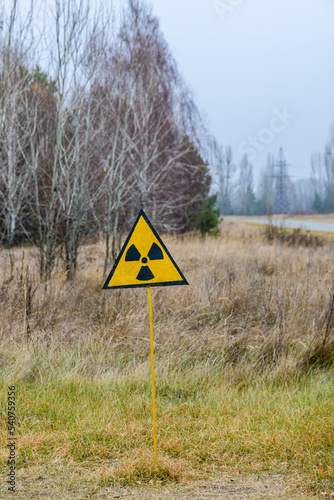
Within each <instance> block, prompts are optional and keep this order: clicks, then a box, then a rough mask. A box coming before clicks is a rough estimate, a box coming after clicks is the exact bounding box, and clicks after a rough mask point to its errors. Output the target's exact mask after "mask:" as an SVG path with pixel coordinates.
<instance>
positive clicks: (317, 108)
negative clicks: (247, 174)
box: [20, 0, 334, 180]
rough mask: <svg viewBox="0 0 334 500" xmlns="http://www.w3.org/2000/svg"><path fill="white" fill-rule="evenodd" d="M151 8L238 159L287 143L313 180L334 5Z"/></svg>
mask: <svg viewBox="0 0 334 500" xmlns="http://www.w3.org/2000/svg"><path fill="white" fill-rule="evenodd" d="M50 1H51V0H45V2H46V4H47V3H48V2H50ZM95 1H100V0H95ZM119 1H121V2H122V1H124V0H114V2H116V3H118V2H119ZM27 2H28V0H20V4H21V6H22V5H25V4H27ZM151 4H152V5H153V10H154V13H155V14H156V15H157V16H158V18H159V19H160V24H161V29H162V31H163V33H164V35H165V38H166V40H167V42H168V43H169V46H170V48H171V50H172V53H173V54H174V56H175V58H176V60H177V62H178V65H179V69H180V71H181V73H182V74H183V76H184V79H185V81H186V83H187V84H188V85H189V87H190V88H191V89H192V91H193V93H194V94H195V97H196V102H197V104H198V107H199V109H200V110H201V111H202V113H203V115H204V116H205V122H206V124H207V126H208V128H209V129H210V131H211V132H212V133H213V134H214V135H215V136H216V137H217V139H218V140H219V142H221V143H222V144H223V145H224V146H226V145H228V144H230V145H231V146H232V148H233V150H234V155H235V159H236V160H240V159H241V157H242V154H244V153H248V155H249V158H250V160H251V162H252V164H253V165H254V171H255V173H256V174H257V173H258V172H259V171H260V169H261V168H262V167H263V166H264V164H265V162H266V157H267V155H268V153H272V154H274V155H275V157H276V156H277V154H278V149H279V147H280V146H283V148H284V152H285V156H286V158H287V160H288V162H289V163H290V164H292V166H291V167H290V174H292V175H294V176H295V177H294V180H297V179H298V178H301V177H308V176H309V172H310V157H311V154H312V153H317V152H321V151H323V148H324V145H325V143H326V141H327V138H328V135H329V128H330V126H331V124H332V123H333V122H334V1H333V0H168V1H166V0H151Z"/></svg>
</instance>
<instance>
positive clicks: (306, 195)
mask: <svg viewBox="0 0 334 500" xmlns="http://www.w3.org/2000/svg"><path fill="white" fill-rule="evenodd" d="M211 151H212V154H213V155H212V159H211V164H212V166H213V171H214V173H215V186H216V190H217V204H218V207H219V210H220V213H221V214H224V215H232V214H235V215H264V214H268V213H280V206H281V204H280V203H279V200H278V191H279V190H278V189H277V182H278V170H277V164H278V160H279V159H280V158H279V156H278V157H277V158H276V157H275V156H274V155H272V154H269V155H268V157H267V162H266V165H265V166H264V167H263V169H262V170H261V172H260V175H259V177H258V180H257V183H256V184H255V181H254V175H253V166H252V165H251V163H250V162H249V160H248V158H247V156H244V157H243V158H242V160H241V161H240V162H239V163H238V162H236V161H234V158H233V151H232V148H231V147H230V146H228V147H226V148H223V147H222V146H220V145H218V144H217V143H216V142H215V141H214V143H213V147H212V148H211ZM283 158H284V155H283ZM275 165H276V167H275ZM286 172H287V176H286V178H285V180H284V189H285V195H286V203H285V205H286V208H287V212H290V213H332V212H334V125H333V126H332V128H331V130H330V134H329V139H328V141H327V144H326V146H325V148H324V152H323V153H322V154H321V153H318V154H315V155H313V156H312V158H311V169H310V172H309V176H308V177H306V178H305V179H299V180H294V179H293V166H292V167H291V168H287V169H286ZM289 174H291V177H290V175H289Z"/></svg>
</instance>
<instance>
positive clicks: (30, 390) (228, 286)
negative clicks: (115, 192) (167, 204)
mask: <svg viewBox="0 0 334 500" xmlns="http://www.w3.org/2000/svg"><path fill="white" fill-rule="evenodd" d="M164 240H165V243H166V244H167V247H168V249H169V250H170V252H171V254H172V255H173V257H174V258H175V260H176V262H177V263H178V265H179V267H180V268H181V270H182V272H183V273H184V274H185V276H186V278H187V279H188V281H189V283H190V286H189V287H169V288H156V289H152V298H153V314H154V336H155V355H156V395H157V419H158V426H157V429H158V454H159V466H158V469H157V470H155V469H154V464H153V449H152V418H151V393H150V365H149V320H148V307H147V295H146V291H145V290H143V289H139V290H123V291H102V289H101V288H102V285H103V282H104V281H103V276H102V269H103V246H102V244H98V243H96V244H94V245H90V246H88V247H86V248H85V249H83V251H82V254H81V257H80V259H81V260H80V266H79V273H78V277H77V279H76V281H74V282H72V283H68V282H66V281H65V279H64V276H63V275H62V274H61V273H58V274H56V275H55V276H54V279H53V280H52V282H50V283H47V284H45V283H39V281H38V280H37V277H36V276H35V260H34V254H33V250H32V249H29V248H26V249H24V254H25V255H24V259H23V258H22V252H23V249H16V251H15V252H16V253H15V256H16V262H17V269H16V274H15V276H14V277H13V278H12V279H10V277H9V275H8V274H6V273H8V266H7V267H6V259H7V257H6V254H5V252H3V253H2V254H1V257H0V258H1V259H2V270H3V276H2V285H1V287H0V306H1V351H0V374H1V379H2V382H3V383H2V392H1V401H2V405H1V408H2V411H1V440H2V442H3V443H4V445H6V443H7V437H8V430H7V420H6V419H7V386H8V385H10V386H13V385H15V387H16V398H17V399H16V402H17V407H16V415H17V437H18V444H17V461H18V462H17V465H18V471H17V477H18V478H20V477H25V478H26V479H25V483H24V484H23V483H22V484H21V483H20V485H19V488H18V494H19V495H22V496H21V497H18V498H22V499H23V498H33V496H31V497H30V496H28V493H27V491H28V490H27V489H26V490H25V488H33V487H34V485H33V484H32V483H31V481H32V478H31V477H30V476H29V473H28V472H29V470H35V471H36V470H39V471H44V472H40V474H41V475H42V476H43V477H44V480H45V478H46V480H48V478H49V481H50V482H52V477H53V476H55V475H59V477H61V475H62V474H65V471H68V470H75V471H76V475H75V478H74V479H73V477H74V476H73V477H72V479H71V481H70V483H69V484H70V485H71V486H68V483H66V484H67V486H66V487H69V488H71V487H75V488H77V490H78V488H79V486H78V485H79V484H81V483H80V481H81V479H80V477H85V480H86V481H87V484H88V485H89V487H90V488H92V489H93V490H94V492H95V493H94V494H98V492H99V491H102V490H103V489H108V488H110V487H116V486H117V487H120V486H122V487H130V486H131V485H135V486H136V487H137V488H139V489H140V488H141V487H142V486H143V485H148V486H149V485H151V486H155V487H156V486H158V485H162V484H164V483H166V484H167V486H168V484H169V485H174V484H175V483H179V484H181V485H189V484H192V483H193V482H194V481H203V480H206V481H215V480H217V478H224V477H225V475H226V474H227V475H228V476H229V477H234V476H235V477H245V478H246V477H250V475H252V477H253V476H254V475H255V476H256V477H263V475H266V477H276V476H277V477H280V478H281V479H280V481H281V480H282V478H283V479H284V484H285V486H286V487H287V488H289V492H288V493H286V495H287V496H285V497H284V498H295V497H294V495H301V496H299V497H298V498H317V497H318V495H321V494H322V495H321V498H326V496H327V498H329V495H330V493H331V492H332V491H333V490H334V453H333V451H334V418H333V415H334V389H333V382H334V312H333V311H334V289H333V275H334V261H333V250H334V245H333V243H332V240H331V239H330V237H328V239H326V237H325V236H324V238H323V239H322V240H321V241H313V240H307V244H305V241H304V240H300V241H298V242H294V245H291V242H290V243H289V244H286V242H283V243H282V242H280V241H277V240H275V241H268V238H267V237H266V236H265V235H264V229H263V228H260V229H258V228H255V227H252V226H249V225H246V224H244V223H242V222H238V221H233V222H223V224H222V232H221V236H219V237H217V238H213V237H208V238H206V239H199V238H198V237H196V236H191V235H188V236H185V237H179V238H176V237H165V238H164ZM1 460H2V474H3V477H4V476H5V475H6V474H7V473H8V464H7V460H8V448H6V447H5V446H2V447H1ZM43 477H42V478H43ZM29 478H30V479H29ZM138 483H139V484H138ZM86 486H87V485H86ZM161 487H162V486H161ZM171 487H172V486H171ZM36 488H37V486H36ZM64 488H65V486H64ZM93 490H92V491H93ZM25 491H26V493H24V492H25ZM103 491H104V490H103ZM282 491H283V490H282ZM1 492H2V493H3V495H5V487H3V488H2V490H1ZM20 492H21V493H20ZM64 494H65V493H64ZM24 495H25V496H24ZM32 495H33V493H32ZM139 496H140V495H139V493H138V498H139ZM4 498H5V496H4ZM50 498H51V497H50ZM52 498H70V497H69V496H68V497H67V496H64V497H62V496H59V497H58V496H57V497H56V496H53V497H52ZM71 498H72V497H71ZM73 498H79V494H78V493H77V494H75V495H74V496H73ZM80 498H81V497H80ZM82 498H89V496H88V497H84V496H82ZM99 498H100V497H99ZM101 498H102V497H101ZM105 498H107V496H106V497H105ZM108 498H109V497H108ZM140 498H141V497H140ZM147 498H151V497H149V496H147ZM152 498H153V497H152ZM156 498H158V497H156ZM164 498H169V497H168V496H167V493H166V497H164ZM171 498H172V497H171ZM173 498H178V497H173ZM180 498H181V497H180ZM182 498H183V497H182ZM208 498H209V497H208ZM224 498H225V497H224ZM231 498H232V496H231ZM233 498H234V497H233ZM235 498H238V497H237V496H236V497H235ZM239 498H241V496H240V497H239ZM242 498H243V497H242ZM250 498H253V497H250ZM254 498H255V497H254ZM256 498H266V496H261V497H256ZM268 498H269V496H268ZM275 498H283V497H280V496H276V497H275ZM296 498H297V497H296Z"/></svg>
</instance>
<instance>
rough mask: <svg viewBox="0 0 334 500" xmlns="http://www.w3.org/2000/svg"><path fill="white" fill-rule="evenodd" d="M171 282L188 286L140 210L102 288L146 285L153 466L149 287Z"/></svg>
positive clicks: (152, 376)
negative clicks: (148, 320) (148, 318)
mask: <svg viewBox="0 0 334 500" xmlns="http://www.w3.org/2000/svg"><path fill="white" fill-rule="evenodd" d="M171 285H188V282H187V280H186V279H185V277H184V276H183V274H182V273H181V271H180V269H179V268H178V266H177V265H176V263H175V262H174V260H173V257H172V256H171V254H170V253H169V251H168V250H167V248H166V246H165V245H164V243H163V242H162V240H161V238H160V236H159V235H158V233H157V232H156V231H155V229H154V228H153V226H152V224H151V223H150V221H149V220H148V218H147V216H146V214H145V212H144V211H143V210H141V211H140V213H139V215H138V217H137V219H136V221H135V223H134V225H133V227H132V229H131V231H130V233H129V235H128V237H127V239H126V241H125V243H124V245H123V247H122V250H121V251H120V254H119V256H118V257H117V259H116V261H115V264H114V266H113V268H112V270H111V272H110V274H109V276H108V278H107V279H106V282H105V284H104V286H103V289H104V290H109V289H113V288H142V287H145V288H147V298H148V309H149V317H150V346H151V380H152V415H153V442H154V464H155V467H157V465H158V453H157V430H156V410H155V383H154V342H153V314H152V300H151V287H152V286H171Z"/></svg>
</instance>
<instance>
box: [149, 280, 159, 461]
mask: <svg viewBox="0 0 334 500" xmlns="http://www.w3.org/2000/svg"><path fill="white" fill-rule="evenodd" d="M147 297H148V309H149V313H150V340H151V380H152V413H153V441H154V464H155V467H156V468H157V467H158V452H157V425H156V416H155V385H154V344H153V314H152V299H151V289H150V287H148V288H147Z"/></svg>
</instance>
